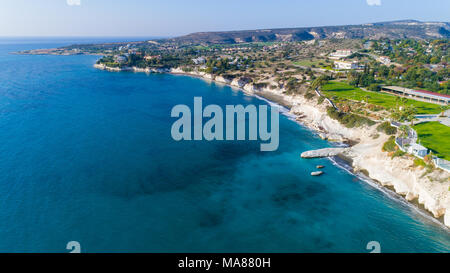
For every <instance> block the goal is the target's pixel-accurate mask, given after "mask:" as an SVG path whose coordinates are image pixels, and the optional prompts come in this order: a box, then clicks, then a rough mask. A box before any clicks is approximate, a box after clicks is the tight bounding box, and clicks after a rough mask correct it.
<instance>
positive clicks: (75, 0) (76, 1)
mask: <svg viewBox="0 0 450 273" xmlns="http://www.w3.org/2000/svg"><path fill="white" fill-rule="evenodd" d="M67 5H69V6H80V5H81V0H67Z"/></svg>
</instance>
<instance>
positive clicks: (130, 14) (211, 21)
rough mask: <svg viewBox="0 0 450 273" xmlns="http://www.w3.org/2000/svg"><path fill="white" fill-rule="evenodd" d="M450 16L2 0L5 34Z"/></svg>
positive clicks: (323, 6)
mask: <svg viewBox="0 0 450 273" xmlns="http://www.w3.org/2000/svg"><path fill="white" fill-rule="evenodd" d="M403 19H416V20H421V21H446V22H448V21H450V0H271V1H269V0H220V1H219V0H1V1H0V36H21V37H24V36H33V37H36V36H63V37H69V36H77V37H88V36H89V37H90V36H96V37H103V36H111V37H119V36H128V37H138V36H142V37H170V36H179V35H184V34H188V33H192V32H199V31H226V30H246V29H264V28H284V27H309V26H328V25H347V24H361V23H373V22H382V21H390V20H403Z"/></svg>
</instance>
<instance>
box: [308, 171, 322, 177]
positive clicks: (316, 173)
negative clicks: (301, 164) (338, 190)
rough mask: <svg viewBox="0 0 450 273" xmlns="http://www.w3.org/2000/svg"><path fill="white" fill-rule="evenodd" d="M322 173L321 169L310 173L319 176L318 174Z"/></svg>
mask: <svg viewBox="0 0 450 273" xmlns="http://www.w3.org/2000/svg"><path fill="white" fill-rule="evenodd" d="M322 174H323V172H322V171H319V172H312V173H311V175H312V176H319V175H322Z"/></svg>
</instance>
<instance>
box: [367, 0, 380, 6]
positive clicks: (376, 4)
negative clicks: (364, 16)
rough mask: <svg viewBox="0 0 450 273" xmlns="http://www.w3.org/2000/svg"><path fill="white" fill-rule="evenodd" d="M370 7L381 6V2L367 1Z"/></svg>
mask: <svg viewBox="0 0 450 273" xmlns="http://www.w3.org/2000/svg"><path fill="white" fill-rule="evenodd" d="M366 1H367V5H369V6H381V0H366Z"/></svg>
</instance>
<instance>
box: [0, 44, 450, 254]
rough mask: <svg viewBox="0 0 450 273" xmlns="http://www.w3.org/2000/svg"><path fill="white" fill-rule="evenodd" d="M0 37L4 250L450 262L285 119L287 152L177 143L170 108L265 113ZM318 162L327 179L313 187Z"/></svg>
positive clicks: (421, 221) (199, 85) (165, 80)
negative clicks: (388, 256)
mask: <svg viewBox="0 0 450 273" xmlns="http://www.w3.org/2000/svg"><path fill="white" fill-rule="evenodd" d="M72 42H73V41H70V42H69V41H62V40H61V41H59V40H52V41H47V40H41V41H30V40H25V41H13V40H0V67H1V69H0V155H1V160H0V174H1V175H0V196H1V198H0V251H1V252H67V250H66V249H65V247H66V244H67V242H69V241H72V240H75V241H79V242H80V244H81V248H82V251H84V252H212V251H215V252H367V250H366V244H367V243H368V242H369V241H379V242H380V244H381V250H382V251H383V252H430V251H431V252H448V251H449V250H450V235H449V234H450V233H449V232H448V230H445V229H444V228H443V227H442V226H440V225H439V224H436V223H435V222H434V221H432V220H430V219H428V218H427V217H424V216H422V215H421V214H419V213H418V212H417V211H416V210H415V209H414V208H411V207H410V206H408V205H407V204H405V203H404V202H401V201H400V200H396V199H395V198H392V197H390V196H389V195H387V194H385V193H383V192H382V191H380V190H379V189H376V188H374V187H372V186H370V185H369V184H368V183H366V182H364V181H362V180H360V179H358V178H356V177H355V176H353V175H351V174H349V173H348V172H346V171H345V170H343V169H341V168H338V167H336V166H334V165H333V164H332V162H331V161H329V160H327V159H317V160H303V159H301V158H300V157H299V155H300V153H301V152H303V151H304V150H307V149H313V148H322V147H327V146H330V144H329V143H327V142H325V141H323V140H320V139H319V138H317V137H316V136H315V135H314V134H313V133H312V132H310V131H309V130H306V129H305V128H302V127H301V126H299V125H298V124H296V123H294V122H292V121H291V120H289V119H288V118H287V117H285V116H282V117H281V120H280V134H281V136H280V138H281V139H280V147H279V150H278V151H276V152H269V153H267V152H266V153H263V152H259V143H257V142H230V141H223V142H206V141H205V142H175V141H173V140H172V138H171V137H170V128H171V125H172V123H173V122H174V119H173V118H171V117H170V110H171V108H172V107H173V106H174V105H176V104H180V103H182V104H187V105H192V103H193V97H194V96H202V97H203V103H204V104H205V105H206V104H212V103H214V104H219V105H222V106H223V105H226V104H244V105H245V104H249V103H252V104H256V105H259V104H266V102H264V101H262V100H259V99H257V98H254V97H248V96H245V95H244V94H243V93H241V92H239V91H237V90H233V89H231V88H229V87H225V86H221V85H216V84H213V83H208V82H205V81H203V80H201V79H195V78H190V77H185V76H173V75H146V74H142V73H141V74H139V73H138V74H134V73H109V72H104V71H99V70H95V69H94V68H92V64H93V63H94V62H95V60H96V59H97V57H95V56H19V55H10V54H8V52H11V51H16V50H23V49H31V48H41V47H54V46H58V45H62V44H66V43H72ZM317 164H322V165H325V166H326V168H325V171H326V174H325V175H324V176H321V177H311V176H309V173H310V172H311V171H312V170H314V169H315V166H316V165H317Z"/></svg>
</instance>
